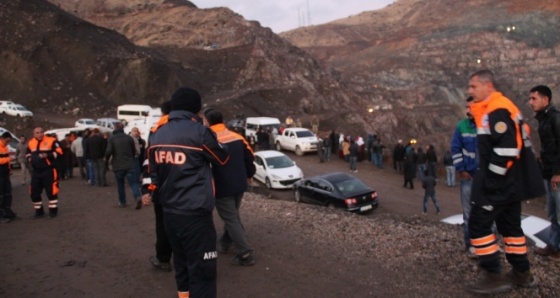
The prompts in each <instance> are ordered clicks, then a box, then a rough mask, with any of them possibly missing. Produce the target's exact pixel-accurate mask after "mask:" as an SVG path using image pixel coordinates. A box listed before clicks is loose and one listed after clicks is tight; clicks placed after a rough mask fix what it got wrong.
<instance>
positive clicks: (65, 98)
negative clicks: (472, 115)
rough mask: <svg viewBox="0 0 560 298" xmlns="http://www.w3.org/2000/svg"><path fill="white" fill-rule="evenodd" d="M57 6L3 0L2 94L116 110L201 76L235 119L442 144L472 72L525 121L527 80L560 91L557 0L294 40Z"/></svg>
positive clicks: (196, 17) (96, 0) (439, 6)
mask: <svg viewBox="0 0 560 298" xmlns="http://www.w3.org/2000/svg"><path fill="white" fill-rule="evenodd" d="M52 2H53V3H55V4H56V5H57V6H58V7H56V6H52V5H49V4H48V3H47V2H45V1H42V0H30V1H21V0H20V1H11V2H7V3H3V4H1V5H2V6H1V8H2V12H1V13H2V14H3V15H5V16H6V17H5V18H4V17H3V18H2V22H3V26H2V28H1V29H0V30H1V31H0V32H2V33H3V36H7V37H6V38H5V39H4V40H2V41H0V45H2V48H1V49H0V51H1V52H0V53H1V54H2V56H3V57H6V58H7V63H6V65H7V66H8V67H5V68H4V69H1V70H0V78H1V79H2V84H1V87H0V88H2V89H0V91H2V94H3V95H4V96H5V97H6V99H14V100H17V101H21V102H23V103H24V104H27V105H29V106H30V107H31V108H32V109H38V108H39V109H40V108H45V107H46V108H49V109H53V110H56V111H58V112H68V111H71V110H75V108H76V107H80V109H81V111H82V112H83V110H84V109H88V112H90V111H95V110H92V107H99V108H97V109H98V110H97V111H98V112H99V113H110V114H112V113H113V112H114V110H113V109H114V107H115V106H116V105H118V104H121V103H124V102H128V103H130V102H135V103H150V104H153V105H157V104H158V103H159V102H161V101H162V100H164V99H165V98H168V97H169V95H170V94H171V92H172V91H173V90H174V89H175V88H177V87H178V86H181V85H190V86H193V87H195V88H198V89H199V90H200V91H201V93H202V95H203V97H204V99H205V102H206V104H207V105H212V106H217V107H219V108H222V110H224V111H226V114H227V115H226V116H228V117H233V116H234V115H239V114H243V115H245V116H256V115H267V116H276V117H279V118H282V119H283V118H285V117H286V116H288V115H290V116H292V117H293V118H301V120H302V122H303V123H304V124H306V123H308V121H309V120H310V119H311V117H312V116H313V115H319V116H320V118H321V129H322V130H323V131H327V130H330V129H334V128H339V129H342V130H343V131H345V132H350V133H352V134H353V133H364V132H365V131H367V132H376V133H378V134H380V135H382V136H383V137H384V139H385V140H386V142H387V143H389V142H393V141H395V140H396V139H397V138H403V139H407V138H412V137H414V138H417V139H420V142H421V143H422V144H424V143H436V144H439V145H440V150H443V148H445V147H446V146H447V144H448V143H449V137H450V134H451V131H452V130H453V128H454V126H455V124H456V122H457V120H458V119H459V118H460V117H462V114H463V108H462V106H463V104H462V100H463V99H464V98H465V97H466V94H465V87H466V80H467V77H468V75H469V74H470V73H472V72H473V71H475V70H478V69H480V68H490V69H492V70H494V71H495V72H496V73H497V75H498V80H499V81H500V82H501V87H502V90H503V91H504V92H505V93H506V95H508V96H510V97H512V98H513V99H514V100H517V101H518V103H519V104H520V106H522V107H523V108H524V109H525V111H524V112H525V115H526V117H530V115H532V112H530V111H528V108H527V106H526V105H525V104H524V103H523V101H524V99H525V98H526V90H528V88H530V87H531V86H532V85H535V84H548V85H550V86H551V87H553V90H554V92H555V93H556V92H557V91H559V86H558V82H559V80H558V79H559V77H558V73H557V71H556V70H557V69H558V67H559V66H560V60H559V59H560V58H559V57H560V55H558V53H560V46H559V44H560V37H559V35H558V34H557V32H559V29H560V8H559V7H560V4H559V3H558V1H553V0H547V1H545V0H538V1H532V2H530V3H528V2H524V1H521V0H514V1H505V0H494V1H479V0H468V1H460V2H457V1H452V0H434V1H427V0H400V1H397V2H395V3H394V4H393V5H391V6H389V7H387V8H385V9H382V10H379V11H372V12H364V13H361V14H359V15H356V16H352V17H349V18H346V19H342V20H338V21H335V22H332V23H329V24H326V25H321V26H312V27H306V28H301V29H299V30H294V31H291V32H287V33H285V34H283V35H282V37H284V38H280V37H279V36H277V35H275V34H274V33H273V32H272V31H271V30H270V29H268V28H263V27H261V26H260V24H259V23H258V22H254V21H247V20H245V19H243V18H242V17H241V16H240V15H238V14H236V13H234V12H232V11H231V10H229V9H227V8H213V9H198V8H197V7H196V6H195V5H194V4H193V3H191V2H189V1H178V0H176V1H169V0H166V1H163V0H132V1H125V0H91V1H73V0H52ZM83 20H86V21H83ZM88 22H91V23H93V24H95V25H92V24H91V23H88ZM97 26H101V27H97ZM104 28H107V29H104ZM111 30H114V31H116V32H119V33H120V34H122V35H119V34H117V33H115V32H114V31H111ZM287 40H288V41H289V42H288V41H287ZM294 45H296V46H298V47H295V46H294ZM302 49H303V50H302ZM82 105H86V106H88V107H90V108H85V106H84V107H82ZM84 115H85V113H84ZM93 116H97V115H93Z"/></svg>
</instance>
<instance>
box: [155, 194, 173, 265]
mask: <svg viewBox="0 0 560 298" xmlns="http://www.w3.org/2000/svg"><path fill="white" fill-rule="evenodd" d="M154 213H155V215H156V258H157V259H158V260H159V261H160V262H164V263H169V261H170V260H171V254H172V252H173V250H172V248H171V243H169V239H168V238H167V233H166V232H165V224H164V223H163V207H162V206H161V204H160V203H155V202H154Z"/></svg>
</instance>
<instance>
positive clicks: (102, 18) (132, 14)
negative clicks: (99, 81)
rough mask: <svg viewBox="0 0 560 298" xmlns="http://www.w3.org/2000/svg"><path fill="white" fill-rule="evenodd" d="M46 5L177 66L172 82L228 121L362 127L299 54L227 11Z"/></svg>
mask: <svg viewBox="0 0 560 298" xmlns="http://www.w3.org/2000/svg"><path fill="white" fill-rule="evenodd" d="M36 1H38V0H36ZM51 2H53V3H55V4H56V5H58V6H59V7H60V8H61V9H63V10H65V11H67V12H69V13H72V14H73V15H74V16H75V17H77V18H81V19H84V20H87V21H89V22H92V23H94V24H96V25H98V26H102V27H105V28H108V29H111V30H115V31H117V32H119V33H121V34H123V35H125V36H126V37H127V38H128V39H129V40H130V41H131V42H133V43H134V44H135V45H136V46H140V47H141V48H142V49H144V50H145V49H149V50H150V51H153V52H155V53H159V54H160V56H162V57H165V59H167V62H168V63H169V65H175V64H176V65H178V66H180V69H182V70H184V71H186V72H187V73H188V74H189V77H186V78H182V80H180V81H181V82H183V83H184V84H187V85H192V82H194V83H195V85H196V86H197V87H198V88H199V90H200V91H201V93H202V95H203V97H204V98H205V102H206V104H207V105H213V106H218V107H222V109H223V110H224V111H226V113H227V116H229V117H232V116H234V115H238V114H244V115H246V116H252V115H266V116H276V117H279V118H282V119H283V118H285V117H286V116H288V115H290V116H292V117H293V118H301V120H302V121H303V123H306V122H308V121H309V120H310V119H311V117H312V115H315V114H320V115H321V117H322V119H323V124H324V128H325V129H327V128H330V129H332V128H335V127H345V128H346V129H347V130H354V131H364V124H365V120H364V119H363V118H361V117H355V114H356V113H355V112H354V111H353V108H352V105H351V102H353V99H352V98H354V97H355V93H354V92H353V91H351V90H348V89H346V88H344V87H343V86H340V85H339V84H338V83H337V81H336V80H335V79H333V77H332V76H331V75H330V74H329V73H328V72H327V71H324V70H323V69H322V68H321V67H320V66H319V65H318V64H317V63H316V62H315V60H314V59H313V58H312V57H311V56H310V55H309V54H307V53H306V52H305V51H302V50H301V49H299V48H297V47H294V46H293V45H292V44H290V43H288V42H286V41H285V40H284V39H282V38H280V37H278V36H277V35H275V34H274V33H273V32H272V31H271V30H270V29H268V28H263V27H261V26H260V25H259V23H258V22H249V21H246V20H244V19H243V18H242V17H241V16H239V15H237V14H235V13H234V12H232V11H231V10H229V9H226V8H215V9H198V8H196V7H195V6H194V5H193V4H192V3H191V2H188V1H168V0H166V1H162V0H144V1H143V0H134V1H124V0H92V1H71V0H52V1H51ZM151 84H153V83H148V85H151ZM169 94H170V93H169V92H161V93H160V94H158V96H157V98H158V100H159V99H160V98H161V97H162V96H164V95H165V96H168V95H169ZM153 98H154V101H155V98H156V96H153ZM127 99H128V100H129V102H134V100H131V99H130V97H127ZM348 115H349V116H348Z"/></svg>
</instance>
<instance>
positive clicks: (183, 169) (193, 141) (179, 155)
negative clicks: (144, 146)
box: [143, 88, 229, 297]
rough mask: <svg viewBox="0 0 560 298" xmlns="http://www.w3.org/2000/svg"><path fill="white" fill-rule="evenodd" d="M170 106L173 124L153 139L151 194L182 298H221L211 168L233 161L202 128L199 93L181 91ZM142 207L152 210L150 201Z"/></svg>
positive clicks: (150, 149)
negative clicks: (160, 216)
mask: <svg viewBox="0 0 560 298" xmlns="http://www.w3.org/2000/svg"><path fill="white" fill-rule="evenodd" d="M170 102H171V113H170V114H169V120H168V122H167V123H166V124H165V125H163V126H161V127H160V128H159V129H158V130H157V131H155V132H154V133H153V135H152V137H151V140H150V147H149V148H148V158H149V164H150V178H151V182H152V187H151V188H150V189H151V191H152V193H153V192H157V194H158V196H159V198H160V204H161V206H162V207H163V213H164V216H163V217H164V224H165V230H166V232H167V236H168V238H169V241H170V243H171V246H172V248H173V265H174V267H175V280H176V283H177V290H178V295H179V297H188V296H189V295H190V296H191V297H216V295H217V293H216V275H217V269H216V265H217V256H218V254H217V252H216V229H215V227H214V221H213V219H212V211H213V210H214V202H215V198H214V188H213V178H212V170H211V168H210V164H213V166H221V165H224V164H225V163H226V162H227V161H228V159H229V156H228V154H227V152H226V151H225V150H224V149H223V148H222V146H221V145H220V144H219V143H218V141H217V139H216V136H215V135H214V133H213V132H212V131H211V130H210V129H209V128H208V127H205V126H204V125H202V120H201V118H200V117H199V116H198V115H197V113H198V112H200V109H201V106H202V104H201V99H200V95H199V94H198V92H197V91H196V90H193V89H190V88H180V89H179V90H177V91H176V92H175V93H174V94H173V96H172V97H171V100H170ZM143 201H144V204H146V205H148V204H150V201H151V199H150V196H145V197H143Z"/></svg>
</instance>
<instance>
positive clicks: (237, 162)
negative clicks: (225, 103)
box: [210, 123, 256, 199]
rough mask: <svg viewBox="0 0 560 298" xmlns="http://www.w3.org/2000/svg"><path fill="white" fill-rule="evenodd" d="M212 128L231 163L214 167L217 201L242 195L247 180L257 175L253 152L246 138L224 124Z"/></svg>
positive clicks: (245, 188)
mask: <svg viewBox="0 0 560 298" xmlns="http://www.w3.org/2000/svg"><path fill="white" fill-rule="evenodd" d="M210 128H211V129H212V131H213V132H214V133H216V136H217V137H218V142H220V144H222V146H224V147H225V148H226V149H227V152H228V154H229V161H228V162H227V163H226V164H225V165H223V166H220V167H212V173H213V174H214V179H215V181H216V199H220V198H224V197H231V196H235V195H238V194H242V193H243V192H245V191H246V190H247V179H248V178H251V177H253V175H255V171H256V169H255V164H254V163H253V161H254V160H255V157H254V156H253V150H251V146H249V144H248V143H247V141H246V140H245V138H243V137H242V136H240V135H239V134H237V133H234V132H232V131H230V130H229V129H227V128H226V126H225V125H224V124H223V123H218V124H215V125H212V126H211V127H210Z"/></svg>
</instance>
